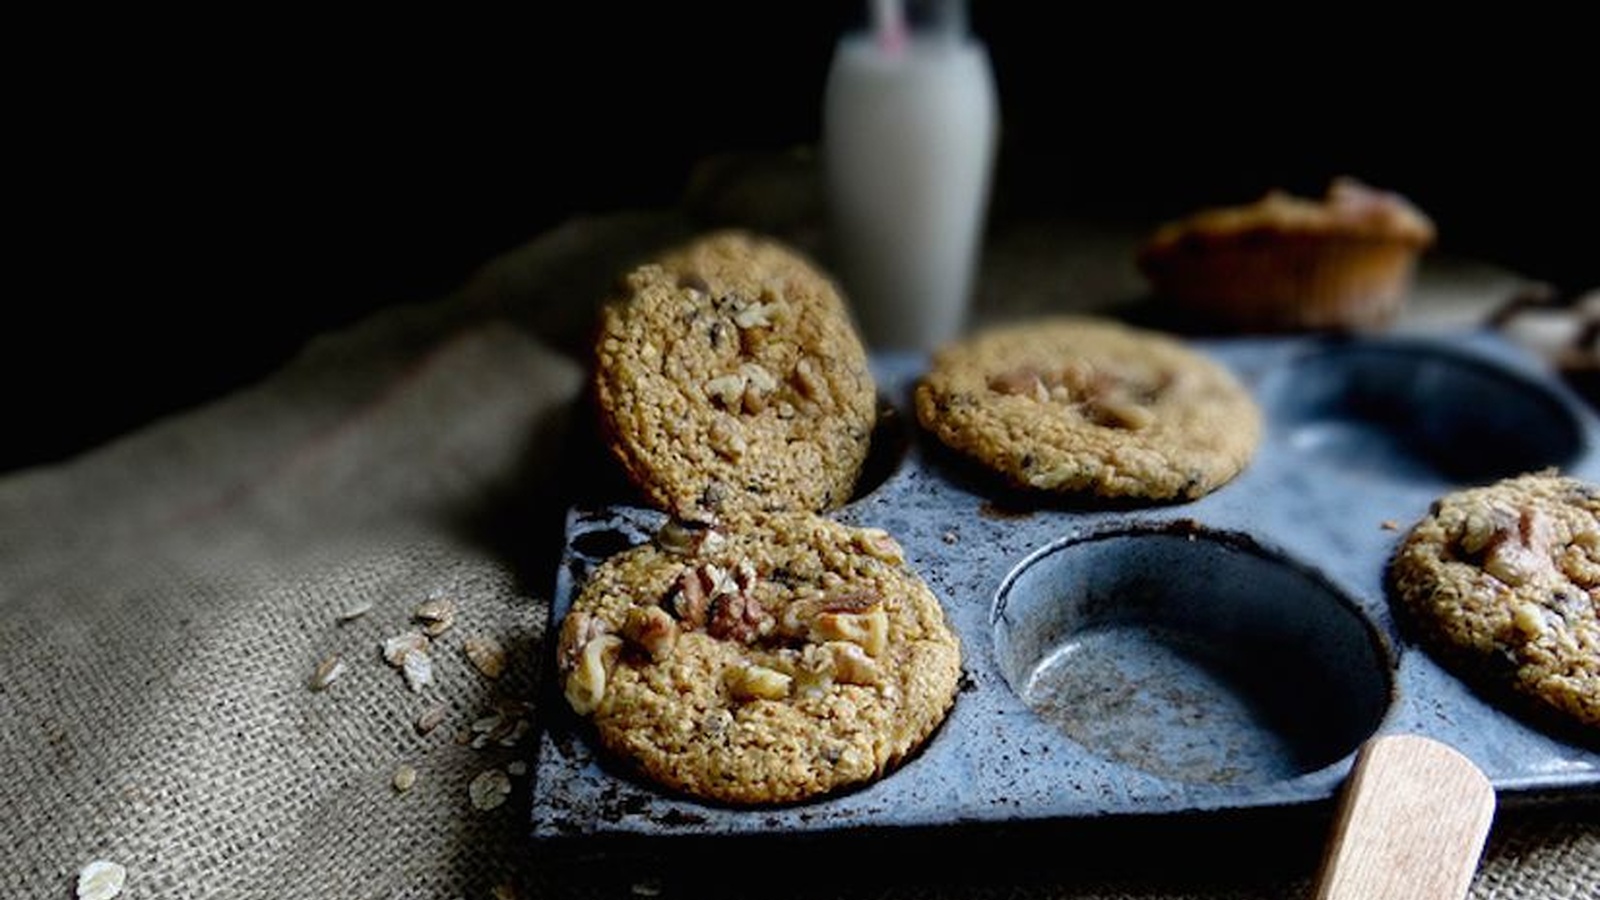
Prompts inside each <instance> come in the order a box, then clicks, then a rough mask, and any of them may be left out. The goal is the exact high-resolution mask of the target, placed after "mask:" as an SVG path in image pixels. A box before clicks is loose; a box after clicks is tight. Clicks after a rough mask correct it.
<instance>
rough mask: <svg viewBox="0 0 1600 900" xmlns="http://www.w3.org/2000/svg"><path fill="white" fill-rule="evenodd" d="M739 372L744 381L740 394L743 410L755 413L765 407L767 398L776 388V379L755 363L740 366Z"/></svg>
mask: <svg viewBox="0 0 1600 900" xmlns="http://www.w3.org/2000/svg"><path fill="white" fill-rule="evenodd" d="M739 374H740V376H742V377H743V378H744V381H745V384H744V391H743V393H742V395H741V397H742V400H743V408H744V411H745V412H747V413H751V414H755V413H759V412H761V411H762V410H764V409H766V408H767V401H768V398H769V397H771V396H772V393H773V392H774V391H776V390H777V389H778V379H776V378H773V377H772V373H771V372H768V371H767V370H766V369H764V368H762V367H761V366H759V365H757V364H756V363H745V364H744V365H742V366H740V367H739Z"/></svg>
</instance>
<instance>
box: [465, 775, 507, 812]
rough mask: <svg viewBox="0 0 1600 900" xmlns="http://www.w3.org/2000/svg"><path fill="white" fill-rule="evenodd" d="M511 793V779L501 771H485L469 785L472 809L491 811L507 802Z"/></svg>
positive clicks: (468, 792)
mask: <svg viewBox="0 0 1600 900" xmlns="http://www.w3.org/2000/svg"><path fill="white" fill-rule="evenodd" d="M510 793H511V778H510V777H509V776H507V775H506V773H505V772H503V771H501V770H499V769H485V770H483V771H482V772H479V773H478V776H477V777H476V778H474V779H472V783H471V784H468V785H467V794H468V795H469V796H470V797H471V798H472V808H473V809H479V810H490V809H494V808H495V807H497V806H499V805H500V804H502V803H504V802H506V797H507V795H509V794H510Z"/></svg>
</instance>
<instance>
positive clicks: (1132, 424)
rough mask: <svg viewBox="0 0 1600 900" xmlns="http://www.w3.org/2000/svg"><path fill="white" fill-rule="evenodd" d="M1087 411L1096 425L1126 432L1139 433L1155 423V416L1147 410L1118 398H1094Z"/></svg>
mask: <svg viewBox="0 0 1600 900" xmlns="http://www.w3.org/2000/svg"><path fill="white" fill-rule="evenodd" d="M1087 411H1088V413H1089V417H1090V419H1091V420H1093V421H1094V422H1095V423H1096V424H1099V425H1105V426H1108V427H1111V428H1124V429H1127V430H1128V431H1140V430H1142V429H1145V428H1149V427H1150V426H1151V425H1154V424H1155V422H1156V415H1155V413H1153V412H1151V411H1150V410H1149V408H1147V407H1144V406H1140V405H1139V404H1137V403H1134V402H1133V401H1131V400H1128V399H1125V398H1120V397H1100V398H1096V399H1094V400H1092V401H1090V402H1089V404H1088V406H1087Z"/></svg>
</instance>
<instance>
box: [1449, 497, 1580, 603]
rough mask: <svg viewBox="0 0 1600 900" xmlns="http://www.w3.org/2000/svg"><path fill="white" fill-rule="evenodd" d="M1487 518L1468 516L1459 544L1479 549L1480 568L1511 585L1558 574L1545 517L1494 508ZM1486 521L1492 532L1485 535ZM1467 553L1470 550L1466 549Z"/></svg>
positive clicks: (1550, 530)
mask: <svg viewBox="0 0 1600 900" xmlns="http://www.w3.org/2000/svg"><path fill="white" fill-rule="evenodd" d="M1495 513H1497V514H1491V515H1490V516H1487V517H1482V516H1476V517H1475V516H1469V517H1468V522H1467V529H1468V530H1466V531H1464V532H1463V534H1462V547H1463V549H1465V548H1466V546H1467V545H1468V542H1469V537H1470V542H1471V544H1472V545H1474V546H1478V547H1479V548H1480V549H1481V550H1482V551H1483V570H1484V571H1485V572H1488V573H1489V574H1490V575H1493V576H1494V577H1495V578H1497V579H1499V580H1500V581H1503V582H1505V583H1506V584H1508V585H1511V586H1512V587H1517V586H1519V585H1523V584H1527V583H1529V582H1531V581H1534V580H1535V579H1538V578H1540V577H1541V576H1545V577H1549V576H1559V575H1560V573H1559V572H1557V571H1556V568H1555V561H1554V558H1553V555H1552V545H1553V544H1554V542H1555V535H1554V534H1553V533H1552V529H1553V526H1552V524H1551V522H1550V520H1549V518H1548V517H1546V516H1544V515H1541V514H1540V513H1539V512H1538V511H1537V510H1523V511H1522V512H1521V513H1520V514H1510V513H1508V512H1507V511H1505V510H1496V511H1495ZM1486 521H1487V522H1488V523H1492V526H1493V529H1494V530H1493V531H1492V532H1490V533H1489V534H1488V536H1487V537H1486V538H1485V537H1484V534H1485V528H1486V527H1487V526H1486V524H1485V523H1486ZM1469 552H1471V551H1469Z"/></svg>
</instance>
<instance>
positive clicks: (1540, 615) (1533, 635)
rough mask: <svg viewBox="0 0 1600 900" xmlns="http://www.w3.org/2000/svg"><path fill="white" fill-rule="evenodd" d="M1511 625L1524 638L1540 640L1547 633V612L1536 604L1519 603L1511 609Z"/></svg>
mask: <svg viewBox="0 0 1600 900" xmlns="http://www.w3.org/2000/svg"><path fill="white" fill-rule="evenodd" d="M1511 624H1512V625H1514V626H1516V629H1517V631H1518V632H1520V633H1521V634H1522V636H1523V638H1525V639H1527V640H1530V641H1535V640H1538V639H1539V638H1540V637H1542V636H1543V635H1544V633H1545V627H1546V626H1545V611H1544V609H1543V608H1542V607H1540V606H1539V605H1538V604H1536V603H1518V604H1517V605H1516V606H1514V607H1512V608H1511Z"/></svg>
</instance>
